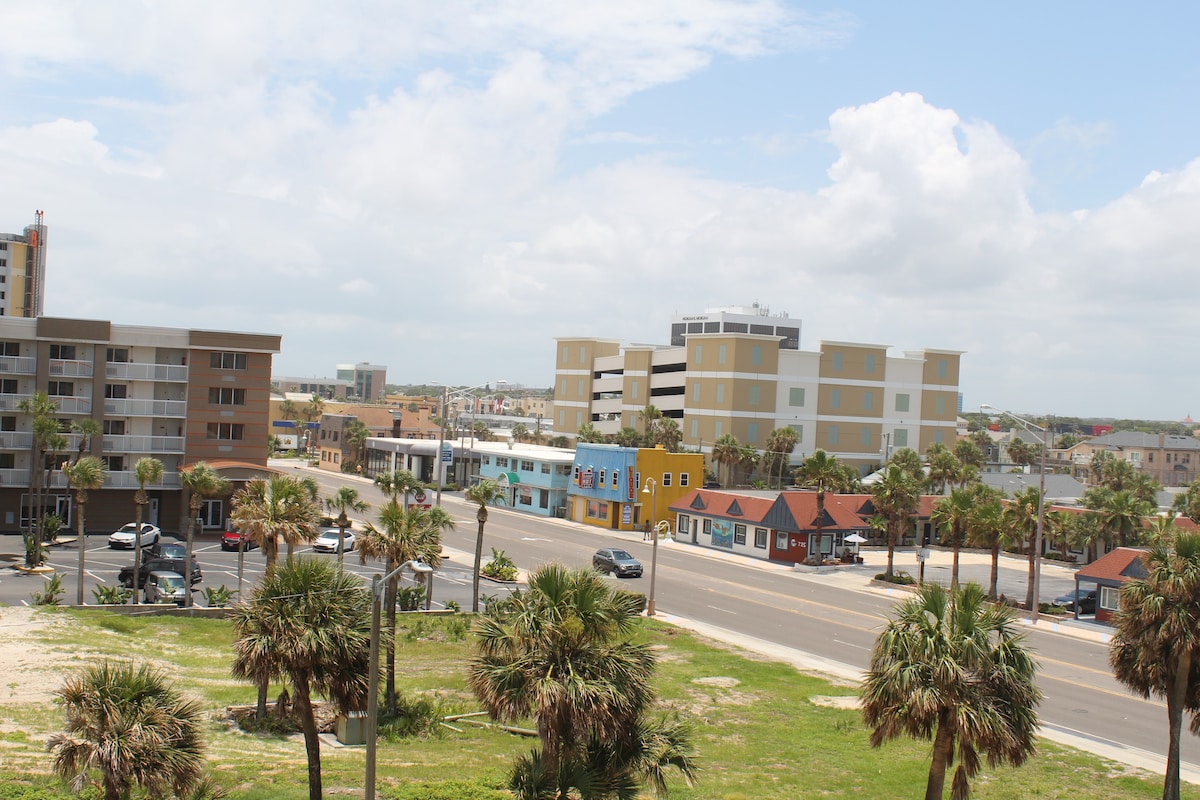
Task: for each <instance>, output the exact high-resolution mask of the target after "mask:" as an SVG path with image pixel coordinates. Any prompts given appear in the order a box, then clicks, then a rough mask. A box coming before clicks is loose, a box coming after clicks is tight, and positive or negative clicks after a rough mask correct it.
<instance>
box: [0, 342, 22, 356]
mask: <svg viewBox="0 0 1200 800" xmlns="http://www.w3.org/2000/svg"><path fill="white" fill-rule="evenodd" d="M19 355H21V343H20V342H0V356H19Z"/></svg>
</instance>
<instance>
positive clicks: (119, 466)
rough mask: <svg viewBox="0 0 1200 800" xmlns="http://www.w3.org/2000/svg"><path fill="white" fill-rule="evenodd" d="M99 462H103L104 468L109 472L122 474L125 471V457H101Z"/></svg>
mask: <svg viewBox="0 0 1200 800" xmlns="http://www.w3.org/2000/svg"><path fill="white" fill-rule="evenodd" d="M100 460H101V461H103V462H104V466H105V467H107V468H108V471H109V472H124V471H125V456H101V457H100Z"/></svg>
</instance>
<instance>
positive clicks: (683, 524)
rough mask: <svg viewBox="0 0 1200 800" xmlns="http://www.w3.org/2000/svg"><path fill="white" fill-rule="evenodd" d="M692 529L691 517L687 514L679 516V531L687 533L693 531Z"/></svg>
mask: <svg viewBox="0 0 1200 800" xmlns="http://www.w3.org/2000/svg"><path fill="white" fill-rule="evenodd" d="M691 527H692V520H691V517H689V516H688V515H687V514H680V515H679V530H680V531H682V532H687V531H688V530H691Z"/></svg>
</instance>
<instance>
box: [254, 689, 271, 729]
mask: <svg viewBox="0 0 1200 800" xmlns="http://www.w3.org/2000/svg"><path fill="white" fill-rule="evenodd" d="M267 683H268V682H267V681H265V680H263V681H259V684H258V701H257V703H256V704H255V706H254V719H255V720H256V721H257V722H262V721H263V720H264V719H266V718H267V691H268V690H269V688H270V687H269V686H267Z"/></svg>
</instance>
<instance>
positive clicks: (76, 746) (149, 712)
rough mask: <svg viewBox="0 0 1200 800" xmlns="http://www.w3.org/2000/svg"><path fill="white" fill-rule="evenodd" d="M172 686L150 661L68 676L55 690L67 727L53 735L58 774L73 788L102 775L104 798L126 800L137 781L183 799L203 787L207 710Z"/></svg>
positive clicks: (108, 665) (100, 666) (157, 792)
mask: <svg viewBox="0 0 1200 800" xmlns="http://www.w3.org/2000/svg"><path fill="white" fill-rule="evenodd" d="M172 683H173V681H172V680H171V679H169V678H168V677H167V676H166V674H165V673H163V672H160V671H158V670H156V669H154V668H153V667H151V666H149V665H148V664H142V665H141V666H139V667H136V668H135V667H134V666H133V664H131V663H122V664H111V663H109V662H108V661H104V662H102V663H100V664H98V665H95V666H92V667H89V668H87V669H86V670H85V671H84V672H83V673H82V674H80V675H78V676H76V677H74V678H70V679H68V680H67V682H66V683H65V684H63V686H62V688H61V689H59V690H58V691H57V692H55V695H57V697H58V698H59V700H60V701H61V702H62V705H63V708H64V710H65V712H66V718H67V729H66V732H65V733H59V734H55V735H54V736H52V737H50V742H49V749H50V752H51V753H53V754H54V771H55V772H56V773H57V774H58V775H59V776H60V777H61V778H62V779H63V780H65V781H67V782H69V783H70V784H71V789H72V791H74V792H81V791H82V790H83V788H84V786H85V785H87V784H88V783H89V782H90V781H91V780H92V777H91V776H92V774H93V773H99V779H98V783H99V788H100V791H101V792H102V793H103V797H104V800H123V798H127V797H128V796H129V793H130V790H131V789H132V788H133V787H134V786H141V787H143V788H144V789H145V790H146V791H147V792H149V793H150V794H151V796H154V797H163V796H167V795H168V794H171V795H172V796H176V797H182V796H183V795H184V794H185V793H187V792H189V791H191V790H192V789H193V788H195V787H196V786H198V785H199V784H200V782H201V780H202V774H201V773H202V770H203V767H204V757H203V745H202V742H201V738H200V732H201V729H202V727H203V724H204V723H203V718H204V713H203V710H202V709H201V708H200V705H199V704H198V703H195V702H192V701H188V700H183V699H182V698H181V697H180V696H179V694H178V693H177V692H176V691H175V690H174V689H173V688H172ZM172 793H173V794H172Z"/></svg>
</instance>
